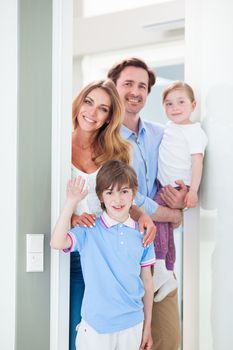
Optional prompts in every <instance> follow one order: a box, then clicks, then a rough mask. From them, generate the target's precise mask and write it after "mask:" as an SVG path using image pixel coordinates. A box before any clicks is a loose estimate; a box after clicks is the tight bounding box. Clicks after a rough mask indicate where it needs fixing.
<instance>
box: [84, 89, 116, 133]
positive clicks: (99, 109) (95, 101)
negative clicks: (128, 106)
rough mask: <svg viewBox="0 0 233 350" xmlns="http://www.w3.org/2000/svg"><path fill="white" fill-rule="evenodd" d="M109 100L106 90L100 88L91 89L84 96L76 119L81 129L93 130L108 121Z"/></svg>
mask: <svg viewBox="0 0 233 350" xmlns="http://www.w3.org/2000/svg"><path fill="white" fill-rule="evenodd" d="M110 109H111V100H110V97H109V95H108V94H107V92H105V90H103V89H101V88H96V89H93V90H92V91H91V92H89V94H88V95H87V96H86V97H85V98H84V101H83V103H82V105H81V108H80V110H79V113H78V116H77V119H78V126H79V128H81V129H82V130H85V131H89V132H95V131H96V130H98V129H100V128H101V127H102V125H104V124H105V123H106V122H108V121H109V118H110V117H109V113H110Z"/></svg>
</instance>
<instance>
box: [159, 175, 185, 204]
mask: <svg viewBox="0 0 233 350" xmlns="http://www.w3.org/2000/svg"><path fill="white" fill-rule="evenodd" d="M176 184H177V185H178V186H179V187H180V189H179V190H177V189H176V188H174V187H172V186H171V185H166V186H164V188H163V189H162V193H161V198H162V199H163V200H164V202H165V203H166V205H167V206H168V207H169V208H172V209H183V208H185V203H184V199H185V196H186V194H187V192H188V188H187V186H186V185H185V184H184V182H183V181H182V180H177V181H176Z"/></svg>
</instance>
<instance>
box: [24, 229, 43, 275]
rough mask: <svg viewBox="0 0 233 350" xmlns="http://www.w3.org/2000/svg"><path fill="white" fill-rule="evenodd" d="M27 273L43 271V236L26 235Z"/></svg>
mask: <svg viewBox="0 0 233 350" xmlns="http://www.w3.org/2000/svg"><path fill="white" fill-rule="evenodd" d="M26 239H27V266H26V271H27V272H43V271H44V234H27V235H26Z"/></svg>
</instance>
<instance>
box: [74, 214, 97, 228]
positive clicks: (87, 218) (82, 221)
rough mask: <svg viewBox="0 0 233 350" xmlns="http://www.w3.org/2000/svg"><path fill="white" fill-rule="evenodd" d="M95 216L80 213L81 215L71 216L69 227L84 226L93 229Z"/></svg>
mask: <svg viewBox="0 0 233 350" xmlns="http://www.w3.org/2000/svg"><path fill="white" fill-rule="evenodd" d="M95 219H96V215H95V214H88V213H82V215H76V214H73V215H72V218H71V226H72V227H75V226H79V225H80V226H85V227H93V226H95Z"/></svg>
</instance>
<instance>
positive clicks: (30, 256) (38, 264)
mask: <svg viewBox="0 0 233 350" xmlns="http://www.w3.org/2000/svg"><path fill="white" fill-rule="evenodd" d="M26 271H27V272H43V271H44V254H43V253H27V267H26Z"/></svg>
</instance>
